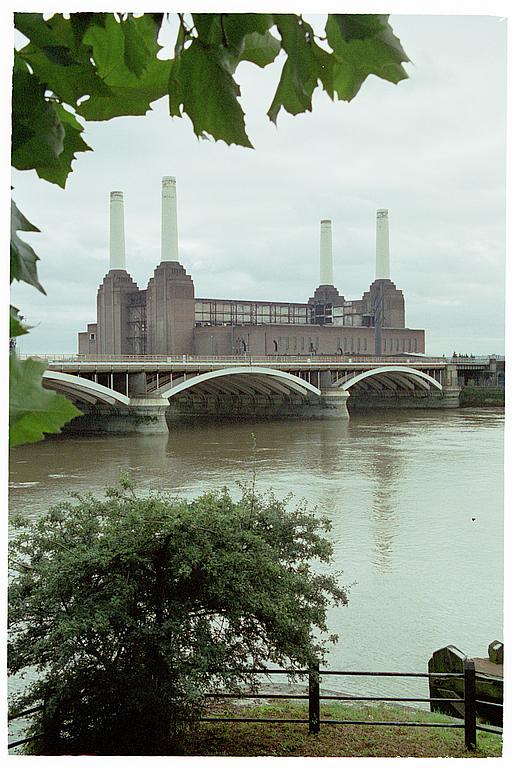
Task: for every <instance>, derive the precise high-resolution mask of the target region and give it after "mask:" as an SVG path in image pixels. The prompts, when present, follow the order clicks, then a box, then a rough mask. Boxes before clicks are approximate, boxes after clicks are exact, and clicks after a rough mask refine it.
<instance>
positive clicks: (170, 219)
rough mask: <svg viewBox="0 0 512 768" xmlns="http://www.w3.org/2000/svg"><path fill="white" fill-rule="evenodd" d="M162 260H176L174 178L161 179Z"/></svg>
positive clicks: (176, 231)
mask: <svg viewBox="0 0 512 768" xmlns="http://www.w3.org/2000/svg"><path fill="white" fill-rule="evenodd" d="M162 261H178V213H177V208H176V179H175V178H174V176H164V177H163V179H162Z"/></svg>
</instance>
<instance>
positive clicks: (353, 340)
mask: <svg viewBox="0 0 512 768" xmlns="http://www.w3.org/2000/svg"><path fill="white" fill-rule="evenodd" d="M382 339H383V353H384V354H396V353H397V352H405V353H407V352H411V353H414V352H418V353H423V352H424V351H425V332H424V331H422V330H411V329H409V328H395V329H391V328H386V329H384V330H383V331H382ZM241 341H243V342H244V344H245V347H246V349H247V354H250V355H305V356H310V355H311V354H317V355H339V354H341V353H343V354H348V355H350V354H354V355H357V354H361V355H372V354H374V352H375V329H374V328H364V327H361V326H359V327H350V326H320V325H261V326H245V325H237V326H202V327H197V328H195V330H194V354H195V355H233V354H236V353H237V352H236V350H239V349H240V348H243V344H241Z"/></svg>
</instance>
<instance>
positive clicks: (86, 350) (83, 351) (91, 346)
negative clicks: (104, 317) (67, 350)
mask: <svg viewBox="0 0 512 768" xmlns="http://www.w3.org/2000/svg"><path fill="white" fill-rule="evenodd" d="M97 338H98V326H97V323H88V324H87V330H86V331H84V332H83V333H79V334H78V354H79V355H95V354H96V352H97V351H98V350H97Z"/></svg>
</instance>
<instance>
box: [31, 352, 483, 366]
mask: <svg viewBox="0 0 512 768" xmlns="http://www.w3.org/2000/svg"><path fill="white" fill-rule="evenodd" d="M18 357H19V358H20V359H21V360H25V359H27V358H29V357H36V358H38V359H39V360H46V361H47V362H50V363H51V362H56V363H62V362H69V363H80V362H83V363H96V362H97V363H125V362H126V363H130V362H132V363H208V362H211V363H237V364H243V363H400V364H403V363H404V362H408V363H416V364H418V365H429V364H433V365H445V364H451V363H457V362H459V361H457V359H455V360H452V359H451V358H447V357H422V356H419V355H418V356H416V355H414V354H413V353H411V354H410V355H408V354H407V353H405V354H403V355H379V356H376V355H358V354H350V355H250V354H247V355H92V354H35V353H34V354H32V355H25V354H19V355H18ZM488 362H489V360H488V358H481V359H477V358H475V359H473V360H468V361H464V364H466V363H468V364H471V363H473V364H475V365H483V364H486V363H488Z"/></svg>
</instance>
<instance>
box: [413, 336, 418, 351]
mask: <svg viewBox="0 0 512 768" xmlns="http://www.w3.org/2000/svg"><path fill="white" fill-rule="evenodd" d="M414 351H415V352H417V351H418V339H414Z"/></svg>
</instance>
